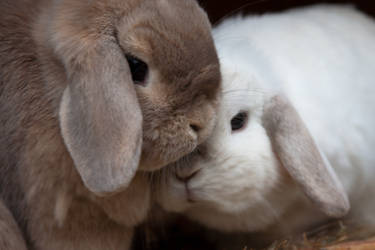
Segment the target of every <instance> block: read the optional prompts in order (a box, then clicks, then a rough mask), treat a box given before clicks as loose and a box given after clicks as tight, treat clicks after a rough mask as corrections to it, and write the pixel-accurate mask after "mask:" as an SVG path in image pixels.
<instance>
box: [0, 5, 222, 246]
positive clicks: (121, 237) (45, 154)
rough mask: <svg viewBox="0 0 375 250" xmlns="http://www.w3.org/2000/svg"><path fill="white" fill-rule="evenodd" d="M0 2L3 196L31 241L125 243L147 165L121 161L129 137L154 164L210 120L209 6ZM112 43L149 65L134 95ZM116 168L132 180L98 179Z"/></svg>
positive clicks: (213, 75) (140, 202) (213, 63)
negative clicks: (137, 168)
mask: <svg viewBox="0 0 375 250" xmlns="http://www.w3.org/2000/svg"><path fill="white" fill-rule="evenodd" d="M0 9H1V11H2V13H3V14H2V15H0V162H1V165H0V192H1V197H2V198H3V199H4V201H5V203H6V205H7V206H8V207H9V209H10V210H11V211H12V213H13V215H14V217H15V219H16V221H17V223H18V224H19V226H20V228H21V229H22V232H23V234H24V237H25V239H26V241H27V243H28V245H29V247H30V249H56V250H59V249H69V250H71V249H90V250H95V249H108V250H110V249H128V248H129V245H130V242H131V238H132V234H133V227H134V225H137V224H138V223H140V222H141V221H142V220H143V219H144V218H145V217H146V215H147V211H148V207H149V191H150V190H149V184H148V179H147V177H146V175H145V174H144V173H142V172H139V173H138V174H136V176H135V177H134V178H132V176H133V175H134V173H133V172H134V171H133V170H134V169H131V167H129V169H125V170H124V169H121V168H123V166H124V164H125V166H128V165H129V166H130V165H132V164H133V165H134V164H135V166H136V165H137V162H138V160H137V154H138V153H137V145H138V144H139V143H141V142H142V138H143V143H142V155H141V159H140V167H141V168H142V169H145V170H152V169H157V168H160V167H162V166H164V165H166V164H168V163H169V162H173V161H175V160H176V159H178V158H179V157H181V156H182V155H184V154H187V153H189V152H191V151H192V150H193V149H194V148H195V147H196V146H197V145H198V144H199V143H201V142H202V141H204V140H205V138H207V136H208V135H209V134H210V131H211V130H212V127H213V124H214V121H215V110H216V106H217V95H218V93H219V86H220V84H219V83H220V74H219V66H218V59H217V56H216V52H215V49H214V46H213V42H212V39H211V35H210V26H209V23H208V21H207V17H206V16H205V14H204V13H203V12H202V10H201V9H200V8H198V6H197V5H196V3H195V2H193V1H187V0H171V1H168V0H160V1H151V0H127V1H125V0H108V1H99V0H94V1H76V0H63V1H44V0H34V1H31V0H3V1H1V2H0ZM116 36H117V40H116ZM117 42H118V43H119V44H117ZM120 52H121V55H122V53H130V54H132V55H134V56H137V57H139V58H140V59H142V60H144V61H145V62H146V63H147V64H148V66H149V69H150V74H149V83H148V84H147V86H146V87H142V86H135V92H136V94H137V98H134V96H135V94H134V96H133V94H132V92H134V90H132V87H131V86H132V83H131V82H130V78H129V77H130V76H129V68H128V66H127V63H126V61H125V59H124V58H121V57H120V56H119V55H120V54H119V53H120ZM111 56H114V59H113V61H111V60H112V59H111ZM116 62H121V63H122V64H121V65H118V64H116ZM99 63H101V65H102V66H100V67H99V66H98V64H99ZM109 66H110V67H109ZM106 67H108V68H109V69H108V70H115V71H116V72H118V74H119V75H121V76H123V77H124V79H123V81H124V86H122V85H121V81H120V80H119V79H122V78H116V76H113V75H111V74H109V73H108V72H111V71H105V72H106V74H108V75H110V76H111V77H113V78H114V79H112V78H111V79H112V80H113V81H112V80H109V81H106V79H105V78H104V77H105V76H106V75H104V74H100V72H101V71H100V70H107V68H106ZM103 72H104V71H103ZM86 73H87V74H86ZM107 80H108V79H107ZM106 84H107V85H108V86H104V85H106ZM112 87H113V88H112ZM67 89H68V90H67ZM128 90H129V92H126V91H128ZM64 91H65V92H64ZM64 93H65V94H64ZM63 94H64V96H68V97H64V98H65V99H63V98H62V97H63ZM67 100H68V101H67ZM60 103H61V104H62V105H63V108H64V110H61V107H60ZM82 103H83V104H82ZM98 103H101V104H102V105H98ZM138 103H139V104H138ZM120 104H121V105H125V106H118V105H120ZM64 105H65V106H64ZM103 105H112V106H110V107H113V108H114V109H116V110H113V109H112V108H108V106H105V107H103ZM126 105H129V106H130V108H129V106H126ZM138 105H139V110H140V111H139V112H141V114H142V116H141V117H139V115H138V113H137V112H138V111H137V110H138V108H137V107H138ZM121 107H124V108H123V109H122V108H121ZM127 108H128V109H127ZM133 108H134V109H133ZM117 109H118V110H117ZM106 112H108V113H106ZM122 115H123V116H122ZM124 117H125V118H124ZM112 118H113V120H111V119H112ZM108 119H109V120H108ZM127 119H128V120H127ZM142 120H143V121H142ZM84 122H87V123H86V124H84V125H82V124H83V123H84ZM191 124H193V125H195V126H197V127H199V131H198V132H196V133H194V132H193V131H191V129H190V127H189V126H190V125H191ZM82 126H87V127H84V128H83V129H82ZM137 126H138V127H137ZM142 127H143V130H142V131H140V130H141V128H142ZM77 131H78V134H77ZM88 131H89V132H88ZM90 131H91V132H90ZM137 131H140V133H138V132H137ZM120 132H121V133H120ZM141 135H142V138H141V139H139V136H141ZM133 144H134V145H133ZM67 146H68V148H67ZM122 147H124V148H122ZM131 152H133V153H131ZM128 153H129V154H128ZM124 154H125V155H127V157H128V156H129V155H131V154H133V155H134V159H133V158H131V157H130V159H129V158H126V157H125V156H124ZM124 157H125V159H123V158H124ZM72 158H73V159H72ZM82 162H83V163H82ZM87 162H91V164H88V163H87ZM77 163H78V164H79V165H80V164H81V163H82V164H84V166H83V167H82V166H78V167H77ZM106 163H108V166H107V165H105V166H103V164H106ZM123 163H124V164H123ZM85 164H86V165H85ZM95 164H99V165H98V166H95ZM112 164H113V166H112ZM93 165H94V166H93ZM92 166H93V167H92ZM76 167H77V168H76ZM80 167H81V168H80ZM107 167H110V168H111V169H112V170H113V171H114V172H112V171H109V172H108V171H107V170H106V168H107ZM103 169H104V170H103ZM77 170H78V171H77ZM106 171H107V172H106ZM98 173H99V175H98ZM116 173H118V174H116ZM100 174H103V178H101V177H102V176H101V175H100ZM95 175H97V176H95ZM118 175H122V176H124V178H125V179H126V178H128V179H129V181H130V180H132V181H131V184H130V185H128V181H127V180H125V181H123V183H121V181H122V180H121V178H120V180H118V181H116V182H115V183H114V184H113V183H111V182H108V183H107V182H106V180H105V178H109V177H108V176H113V178H114V179H116V177H117V179H119V178H118ZM92 176H94V177H92ZM86 177H87V179H85V178H86ZM85 180H86V181H85ZM87 180H89V181H87ZM92 180H94V182H93V183H90V181H92ZM103 180H104V182H106V183H104V184H103V183H98V182H101V181H103ZM107 184H108V185H107ZM112 184H113V186H111V185H112ZM126 186H127V188H126V189H125V190H123V188H124V187H126ZM96 187H100V188H102V187H104V189H100V188H99V189H97V190H96V189H95V188H96ZM120 188H121V189H120ZM90 189H91V190H93V191H98V192H97V193H98V194H105V193H107V191H108V192H109V193H113V192H116V194H115V195H112V196H107V197H99V196H97V195H95V194H94V193H93V192H91V191H90ZM120 190H123V191H121V192H120ZM101 191H103V192H101Z"/></svg>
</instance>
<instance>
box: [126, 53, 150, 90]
mask: <svg viewBox="0 0 375 250" xmlns="http://www.w3.org/2000/svg"><path fill="white" fill-rule="evenodd" d="M126 59H127V60H128V63H129V67H130V71H131V74H132V79H133V81H134V83H135V84H142V85H143V84H144V83H145V80H146V77H147V73H148V67H147V64H146V63H145V62H143V61H142V60H140V59H138V58H136V57H134V56H129V55H127V56H126Z"/></svg>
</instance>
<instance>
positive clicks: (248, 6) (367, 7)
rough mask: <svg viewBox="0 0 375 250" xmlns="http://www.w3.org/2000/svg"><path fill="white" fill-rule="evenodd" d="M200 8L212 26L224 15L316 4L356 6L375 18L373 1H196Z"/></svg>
mask: <svg viewBox="0 0 375 250" xmlns="http://www.w3.org/2000/svg"><path fill="white" fill-rule="evenodd" d="M198 2H199V3H200V4H201V6H202V7H203V8H204V9H205V10H206V11H207V13H208V16H209V18H210V20H211V22H212V23H213V24H216V23H217V22H218V21H220V19H221V18H223V17H225V16H226V15H230V14H236V13H240V12H243V13H245V14H249V13H256V14H260V13H264V12H272V11H280V10H285V9H289V8H292V7H298V6H304V5H311V4H314V3H315V4H316V3H349V4H353V5H355V6H357V7H358V8H359V9H361V10H362V11H364V12H366V13H368V14H370V15H372V16H375V1H374V0H352V1H350V0H328V1H327V0H326V1H322V0H315V1H314V0H198Z"/></svg>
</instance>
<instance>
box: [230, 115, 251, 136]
mask: <svg viewBox="0 0 375 250" xmlns="http://www.w3.org/2000/svg"><path fill="white" fill-rule="evenodd" d="M246 121H247V113H246V112H240V113H238V114H237V115H235V116H234V117H233V118H232V120H231V121H230V125H231V127H232V131H236V130H240V129H241V128H243V127H244V126H245V124H246Z"/></svg>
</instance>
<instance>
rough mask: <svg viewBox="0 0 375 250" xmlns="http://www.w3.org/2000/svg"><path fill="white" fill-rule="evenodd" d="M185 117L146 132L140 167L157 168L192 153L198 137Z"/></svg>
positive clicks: (143, 168) (146, 168)
mask: <svg viewBox="0 0 375 250" xmlns="http://www.w3.org/2000/svg"><path fill="white" fill-rule="evenodd" d="M188 126H189V125H188V123H187V122H186V119H184V117H179V118H175V119H174V120H172V121H168V122H166V123H165V124H162V125H161V126H160V127H158V128H155V129H152V130H149V131H147V132H145V133H144V137H143V149H142V156H141V161H140V169H142V170H156V169H159V168H161V167H163V166H165V165H167V164H169V163H171V162H174V161H176V160H178V159H179V158H181V157H182V156H184V155H185V154H188V153H190V152H191V151H193V150H194V148H195V147H196V146H197V137H196V135H195V134H194V133H192V132H190V128H188Z"/></svg>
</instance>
